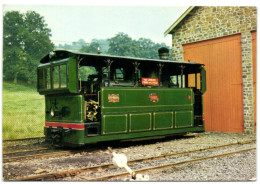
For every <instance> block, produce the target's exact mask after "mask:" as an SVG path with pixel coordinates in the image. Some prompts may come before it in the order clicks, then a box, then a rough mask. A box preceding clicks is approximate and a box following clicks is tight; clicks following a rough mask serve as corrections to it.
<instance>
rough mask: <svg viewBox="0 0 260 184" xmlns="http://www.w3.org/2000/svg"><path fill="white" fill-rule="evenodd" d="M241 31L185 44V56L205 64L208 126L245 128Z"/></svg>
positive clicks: (214, 128) (212, 128) (219, 129)
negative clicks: (231, 34) (237, 33)
mask: <svg viewBox="0 0 260 184" xmlns="http://www.w3.org/2000/svg"><path fill="white" fill-rule="evenodd" d="M240 42H241V35H240V34H239V35H233V36H227V37H222V38H217V39H212V40H207V41H201V42H196V43H190V44H185V45H184V46H183V50H184V60H185V61H188V60H190V61H192V62H198V63H203V64H205V69H206V72H207V91H206V93H205V95H204V114H205V119H206V120H205V130H206V131H216V132H237V133H241V132H243V131H244V127H243V124H244V123H243V93H242V92H243V91H242V56H241V43H240Z"/></svg>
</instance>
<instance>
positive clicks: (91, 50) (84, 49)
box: [80, 42, 100, 54]
mask: <svg viewBox="0 0 260 184" xmlns="http://www.w3.org/2000/svg"><path fill="white" fill-rule="evenodd" d="M99 47H100V46H99V43H97V42H91V43H90V44H88V45H85V46H83V47H81V49H80V52H87V53H93V54H96V53H97V50H98V48H99Z"/></svg>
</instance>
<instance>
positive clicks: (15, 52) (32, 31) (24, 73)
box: [3, 11, 54, 83]
mask: <svg viewBox="0 0 260 184" xmlns="http://www.w3.org/2000/svg"><path fill="white" fill-rule="evenodd" d="M3 32H4V35H3V37H4V44H3V53H4V59H3V61H4V63H3V66H4V79H5V80H13V81H14V82H15V83H16V82H17V79H20V80H24V81H26V82H28V83H35V82H36V67H37V65H38V64H39V60H40V59H41V58H42V57H43V56H44V55H46V54H47V53H48V52H49V51H50V50H53V47H54V45H53V43H51V40H50V36H51V30H50V29H49V28H48V27H47V24H46V23H45V20H44V18H43V17H42V16H40V14H38V13H36V12H35V11H27V12H26V13H25V14H21V13H19V12H18V11H9V12H6V14H5V15H4V30H3Z"/></svg>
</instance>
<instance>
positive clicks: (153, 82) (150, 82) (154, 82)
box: [142, 77, 159, 86]
mask: <svg viewBox="0 0 260 184" xmlns="http://www.w3.org/2000/svg"><path fill="white" fill-rule="evenodd" d="M142 85H143V86H159V80H158V78H143V77H142Z"/></svg>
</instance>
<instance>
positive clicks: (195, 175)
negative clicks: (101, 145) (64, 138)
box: [3, 132, 256, 181]
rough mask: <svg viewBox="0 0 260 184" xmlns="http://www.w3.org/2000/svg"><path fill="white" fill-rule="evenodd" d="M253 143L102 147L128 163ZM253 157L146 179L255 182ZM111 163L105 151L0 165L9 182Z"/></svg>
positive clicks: (227, 139)
mask: <svg viewBox="0 0 260 184" xmlns="http://www.w3.org/2000/svg"><path fill="white" fill-rule="evenodd" d="M254 139H256V137H255V135H247V134H234V133H212V132H205V133H199V134H188V135H187V136H183V137H170V138H166V139H158V140H155V141H138V142H134V143H119V144H118V145H115V144H112V143H111V144H110V143H106V145H107V146H111V147H112V148H113V150H114V151H115V152H118V153H124V154H125V155H126V156H127V158H128V160H132V159H138V158H144V157H152V156H158V155H161V154H170V153H178V152H184V151H191V150H197V149H204V148H208V147H212V146H219V145H225V144H230V143H239V142H244V141H249V140H254ZM97 150H98V147H97ZM255 153H256V152H255V151H249V152H243V153H241V154H237V155H234V156H230V157H223V158H218V159H215V160H207V161H203V162H196V163H190V164H184V165H180V166H176V167H173V168H170V169H164V170H157V171H151V172H149V173H148V175H149V176H150V180H151V181H248V180H249V179H252V178H256V155H255ZM111 159H112V155H111V154H110V153H109V151H107V150H106V151H103V150H100V151H99V152H97V153H88V152H87V151H86V152H83V153H81V154H74V155H69V156H60V157H53V158H40V159H31V160H24V161H21V162H12V163H5V164H3V177H4V180H10V179H14V178H16V177H23V176H27V175H34V174H35V173H36V172H37V171H39V170H45V173H46V174H47V173H51V172H56V171H64V170H68V169H77V168H84V167H88V166H94V165H97V164H105V163H111ZM242 168H243V169H242ZM245 168H246V169H245ZM187 173H188V174H187ZM63 180H69V181H71V180H72V181H80V180H82V179H80V178H77V177H72V178H70V177H68V178H64V179H63Z"/></svg>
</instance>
